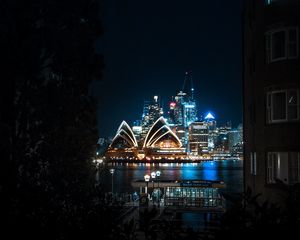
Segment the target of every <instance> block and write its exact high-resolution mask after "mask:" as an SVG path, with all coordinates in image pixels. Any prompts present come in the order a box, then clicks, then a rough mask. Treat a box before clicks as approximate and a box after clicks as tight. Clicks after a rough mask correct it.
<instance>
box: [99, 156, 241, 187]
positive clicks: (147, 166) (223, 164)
mask: <svg viewBox="0 0 300 240" xmlns="http://www.w3.org/2000/svg"><path fill="white" fill-rule="evenodd" d="M110 168H114V169H115V171H114V174H113V176H112V175H111V173H110V172H109V169H110ZM157 170H160V171H161V176H160V179H161V180H217V181H223V182H225V184H226V188H225V189H224V190H223V191H225V192H228V193H239V192H242V191H243V161H242V160H237V159H228V160H214V161H205V162H200V163H114V164H109V166H107V169H106V170H105V171H104V173H103V175H102V179H101V180H102V181H101V182H102V183H103V187H104V190H105V191H111V186H112V180H113V189H114V192H115V193H125V192H127V193H133V192H134V191H139V189H134V188H133V187H132V186H131V182H132V181H134V180H143V179H144V175H145V174H149V175H150V173H151V172H152V171H157ZM112 177H113V179H112ZM150 182H151V181H150ZM149 184H151V183H149Z"/></svg>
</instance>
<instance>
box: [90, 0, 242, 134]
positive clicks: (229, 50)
mask: <svg viewBox="0 0 300 240" xmlns="http://www.w3.org/2000/svg"><path fill="white" fill-rule="evenodd" d="M103 1H104V3H103V10H102V14H101V15H102V22H103V25H104V33H103V36H102V39H101V40H100V41H99V43H98V44H97V49H98V51H99V52H101V53H103V55H104V61H105V65H106V66H105V69H104V72H103V74H104V75H103V79H102V80H101V81H99V82H96V83H94V84H93V85H92V92H93V95H94V96H95V97H96V98H97V100H98V122H99V134H100V137H108V136H113V135H114V134H115V132H116V130H117V128H118V126H119V124H120V123H121V121H122V120H126V121H127V122H128V123H129V124H131V123H132V122H133V121H134V120H136V119H140V118H141V115H142V107H143V101H144V99H147V98H151V97H152V96H154V95H159V96H161V98H162V101H163V105H164V111H165V117H166V112H167V108H166V106H167V103H168V102H169V101H170V99H171V96H174V95H175V93H176V91H177V90H181V88H182V85H183V80H184V73H185V71H186V70H187V69H191V70H192V71H193V80H194V88H195V98H196V101H197V105H198V117H200V115H203V114H205V113H206V112H208V111H212V112H213V113H214V114H215V116H216V118H217V121H218V122H220V123H224V122H226V121H229V120H231V121H232V124H233V126H234V127H235V126H236V125H237V124H239V123H241V122H242V31H241V29H242V27H241V25H242V18H241V14H242V0H230V1H227V0H208V1H202V0H185V1H184V0H181V1H179V0H159V1H158V0H151V1H143V0H103Z"/></svg>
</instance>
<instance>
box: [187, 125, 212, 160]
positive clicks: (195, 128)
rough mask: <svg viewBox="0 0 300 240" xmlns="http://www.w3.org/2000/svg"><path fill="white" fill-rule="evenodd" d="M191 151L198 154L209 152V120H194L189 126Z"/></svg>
mask: <svg viewBox="0 0 300 240" xmlns="http://www.w3.org/2000/svg"><path fill="white" fill-rule="evenodd" d="M189 151H190V153H191V154H192V155H196V156H198V155H203V154H205V153H208V125H207V122H193V123H192V124H191V125H190V126H189Z"/></svg>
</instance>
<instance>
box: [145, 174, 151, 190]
mask: <svg viewBox="0 0 300 240" xmlns="http://www.w3.org/2000/svg"><path fill="white" fill-rule="evenodd" d="M144 179H145V182H146V188H145V193H147V188H148V182H149V180H150V176H149V175H148V174H146V175H145V176H144Z"/></svg>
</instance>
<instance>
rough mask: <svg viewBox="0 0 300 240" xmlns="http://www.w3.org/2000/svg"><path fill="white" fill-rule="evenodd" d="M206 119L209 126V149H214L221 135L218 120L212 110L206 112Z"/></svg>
mask: <svg viewBox="0 0 300 240" xmlns="http://www.w3.org/2000/svg"><path fill="white" fill-rule="evenodd" d="M204 121H205V122H206V124H207V128H208V150H209V151H213V150H214V147H215V145H216V143H217V140H218V137H219V132H218V129H217V121H216V119H215V117H214V116H213V115H212V114H211V113H210V112H209V113H208V114H206V116H205V117H204Z"/></svg>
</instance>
